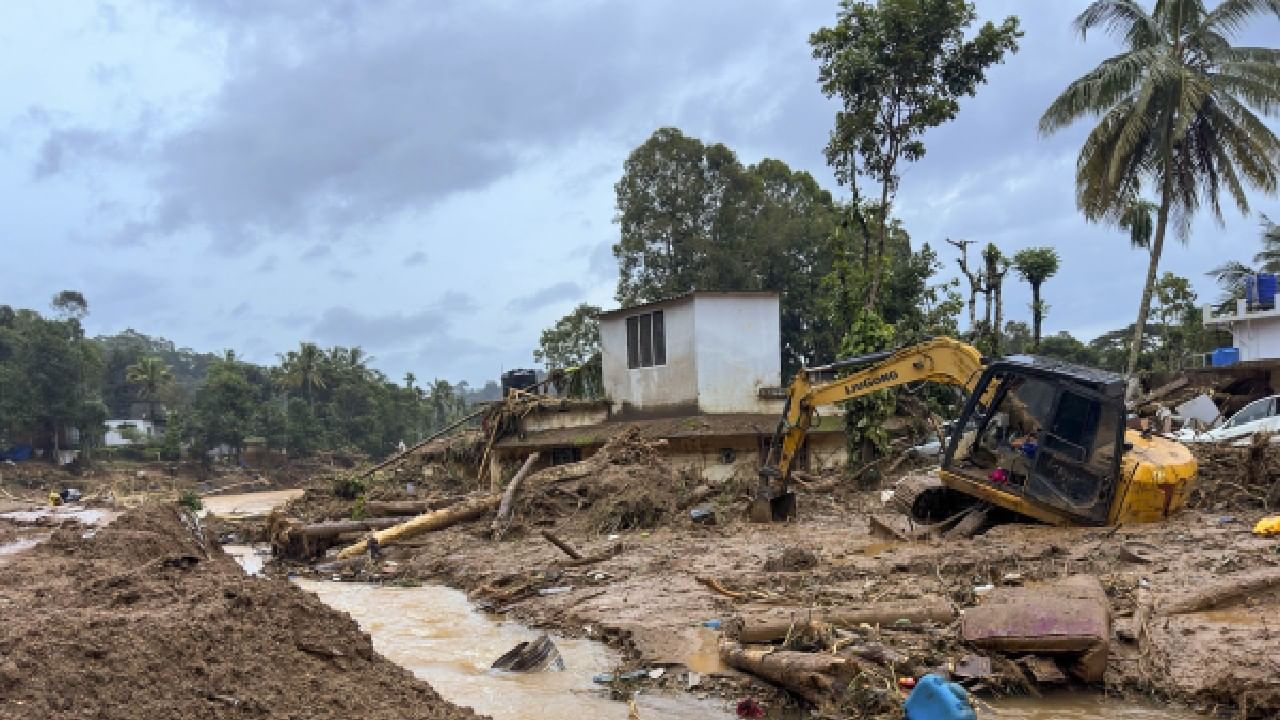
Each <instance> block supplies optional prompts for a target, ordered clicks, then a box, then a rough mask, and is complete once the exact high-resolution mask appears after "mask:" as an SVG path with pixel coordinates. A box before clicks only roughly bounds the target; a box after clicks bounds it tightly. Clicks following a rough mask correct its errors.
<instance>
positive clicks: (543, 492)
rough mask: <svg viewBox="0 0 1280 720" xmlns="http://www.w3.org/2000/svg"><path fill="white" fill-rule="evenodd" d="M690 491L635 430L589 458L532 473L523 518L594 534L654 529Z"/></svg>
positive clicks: (520, 510) (521, 507)
mask: <svg viewBox="0 0 1280 720" xmlns="http://www.w3.org/2000/svg"><path fill="white" fill-rule="evenodd" d="M659 442H660V441H659ZM688 490H689V488H687V487H686V483H685V482H684V481H683V478H682V477H681V476H680V475H679V473H677V472H676V471H675V470H673V469H672V467H671V466H670V465H669V464H668V463H667V461H666V460H665V459H664V458H663V457H662V456H661V455H660V454H659V452H658V450H657V449H656V443H655V442H653V441H649V440H646V439H645V438H644V437H642V436H641V434H640V433H639V431H637V430H634V429H631V430H627V431H626V432H623V433H621V434H619V435H617V436H616V437H614V438H612V439H610V440H609V442H607V443H605V445H604V446H603V447H601V448H600V450H598V451H597V452H596V453H595V454H594V455H592V456H591V457H589V458H587V459H586V460H583V461H581V462H577V463H571V464H568V465H558V466H554V467H550V468H546V469H545V470H542V471H539V472H537V473H534V474H533V475H530V476H529V479H528V480H527V481H526V488H525V489H524V490H523V491H522V493H521V496H520V498H519V500H518V502H517V516H518V518H519V519H520V520H521V521H523V522H524V523H527V524H547V523H555V524H558V525H561V526H564V527H568V528H572V529H580V530H584V531H588V532H594V533H613V532H618V531H622V530H631V529H637V528H639V529H644V528H653V527H656V526H658V525H660V524H663V523H665V522H667V521H669V520H670V519H672V518H674V517H675V515H676V512H677V510H678V509H679V508H680V507H681V504H682V500H683V499H684V498H685V496H686V495H687V494H688Z"/></svg>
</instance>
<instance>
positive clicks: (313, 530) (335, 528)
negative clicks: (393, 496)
mask: <svg viewBox="0 0 1280 720" xmlns="http://www.w3.org/2000/svg"><path fill="white" fill-rule="evenodd" d="M402 522H404V518H402V517H375V518H366V519H364V520H336V521H329V522H322V523H313V524H311V525H297V526H295V527H292V528H290V532H291V533H293V534H296V535H297V536H298V537H304V538H327V537H337V536H338V535H342V534H344V533H351V532H368V531H370V530H382V529H383V528H389V527H393V526H395V525H398V524H400V523H402Z"/></svg>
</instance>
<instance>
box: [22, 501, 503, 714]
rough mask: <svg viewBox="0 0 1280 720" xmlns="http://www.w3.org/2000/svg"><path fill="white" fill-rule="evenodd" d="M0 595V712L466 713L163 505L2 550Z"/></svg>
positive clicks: (350, 627)
mask: <svg viewBox="0 0 1280 720" xmlns="http://www.w3.org/2000/svg"><path fill="white" fill-rule="evenodd" d="M0 608H3V614H4V617H5V622H4V623H3V624H0V718H14V719H15V720H16V719H17V718H23V719H27V718H84V717H93V718H101V719H103V720H117V719H118V720H144V719H146V720H149V719H151V718H298V719H299V720H301V719H302V718H307V719H312V718H342V719H343V720H350V719H351V718H387V719H388V720H390V719H392V718H395V719H396V720H401V719H410V720H419V719H420V720H465V719H466V718H475V717H478V716H477V715H475V714H474V713H472V712H471V711H470V710H467V709H465V708H459V707H457V706H455V705H452V704H450V703H448V702H446V701H445V700H443V699H441V698H440V696H439V695H437V694H436V693H435V691H433V690H432V689H431V688H430V687H429V686H427V685H426V684H425V683H423V682H421V681H419V680H417V679H415V678H414V677H413V675H412V674H411V673H409V672H408V671H407V670H404V669H403V668H401V667H399V666H398V665H396V664H394V663H392V662H391V661H389V660H386V659H385V658H383V657H382V656H380V655H378V654H377V653H375V652H374V650H373V646H372V643H371V642H370V639H369V637H368V635H366V634H365V633H363V632H361V631H360V629H359V628H358V626H357V625H356V623H355V622H354V621H353V620H352V619H351V618H350V617H349V616H348V615H346V614H345V613H341V612H338V611H336V610H333V609H331V608H329V607H327V606H325V605H324V604H323V603H321V602H320V601H319V600H318V599H316V598H315V596H313V595H312V594H310V593H307V592H305V591H303V590H300V589H299V588H297V587H295V586H293V585H292V584H291V583H289V582H287V581H282V580H273V579H268V578H260V577H249V576H246V575H245V574H244V573H243V572H241V570H240V568H239V567H238V566H237V565H236V564H235V562H234V561H233V560H232V559H231V558H230V557H228V556H227V555H226V554H224V553H223V552H222V550H221V549H220V548H219V547H218V545H217V543H216V540H215V538H214V537H213V536H212V534H211V533H209V532H208V531H207V529H206V528H204V527H202V526H201V525H200V523H199V522H198V521H197V520H196V518H195V517H194V516H192V515H190V514H189V513H185V512H183V511H181V510H179V509H178V508H176V507H175V506H172V505H158V504H154V505H148V506H144V507H142V508H138V509H135V510H132V511H130V512H128V513H126V514H124V515H123V516H121V517H120V518H118V519H117V520H116V521H115V522H113V523H112V524H111V525H110V526H108V527H105V528H100V529H96V530H93V531H85V530H84V529H82V528H80V527H75V526H70V527H64V528H61V529H59V530H57V531H55V532H54V533H53V536H52V537H51V538H50V539H49V540H48V541H47V542H45V543H43V544H41V545H39V546H37V547H35V548H33V549H31V550H29V551H27V552H24V553H22V554H21V555H19V556H17V557H14V558H12V559H11V561H10V562H9V563H7V564H6V565H5V568H4V573H2V574H0Z"/></svg>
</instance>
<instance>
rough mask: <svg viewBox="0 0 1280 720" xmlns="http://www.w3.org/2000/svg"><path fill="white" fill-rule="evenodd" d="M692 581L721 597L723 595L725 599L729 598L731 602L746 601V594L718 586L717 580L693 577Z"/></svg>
mask: <svg viewBox="0 0 1280 720" xmlns="http://www.w3.org/2000/svg"><path fill="white" fill-rule="evenodd" d="M694 580H697V581H698V582H699V583H701V584H703V585H705V586H707V587H708V588H710V589H711V590H713V591H715V592H717V593H720V594H721V595H724V596H725V597H727V598H730V599H732V600H746V599H747V597H748V596H747V594H746V593H741V592H734V591H733V590H730V589H728V588H726V587H725V586H723V585H721V584H720V581H719V580H716V579H715V578H711V577H702V576H698V577H695V578H694Z"/></svg>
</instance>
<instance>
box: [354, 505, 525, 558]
mask: <svg viewBox="0 0 1280 720" xmlns="http://www.w3.org/2000/svg"><path fill="white" fill-rule="evenodd" d="M499 502H501V498H499V497H498V496H496V495H484V496H481V497H477V498H472V499H470V500H465V501H463V502H460V503H458V504H457V505H453V506H450V507H447V508H443V509H440V510H435V511H432V512H429V513H427V514H425V515H419V516H418V517H416V518H413V519H412V520H409V521H406V522H402V523H400V524H399V525H395V526H393V527H389V528H387V529H385V530H379V531H378V532H375V533H373V535H372V536H371V537H372V539H373V540H374V541H376V542H377V544H378V546H383V545H390V544H393V543H395V542H398V541H400V540H404V539H407V538H411V537H413V536H414V535H420V534H422V533H425V532H435V531H437V530H444V529H445V528H448V527H452V526H454V525H457V524H458V523H460V522H466V521H468V520H475V519H476V518H478V517H480V516H482V515H488V514H489V513H491V512H493V511H494V509H495V508H497V507H498V503H499ZM368 550H369V539H368V538H366V539H364V540H361V541H360V542H358V543H356V544H354V545H350V546H348V547H346V548H343V550H342V552H340V553H338V559H339V560H345V559H346V558H349V557H355V556H357V555H363V554H364V553H365V552H367V551H368Z"/></svg>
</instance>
